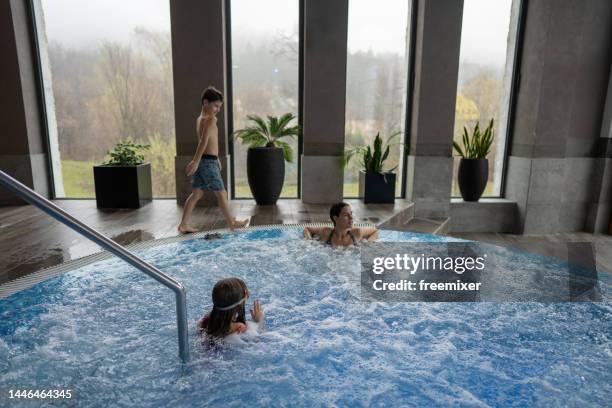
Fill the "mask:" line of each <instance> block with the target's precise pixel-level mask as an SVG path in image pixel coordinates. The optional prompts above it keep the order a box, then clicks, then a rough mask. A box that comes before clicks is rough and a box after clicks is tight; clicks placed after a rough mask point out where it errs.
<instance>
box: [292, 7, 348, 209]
mask: <svg viewBox="0 0 612 408" xmlns="http://www.w3.org/2000/svg"><path fill="white" fill-rule="evenodd" d="M304 8H305V10H304V12H305V16H304V100H303V103H304V121H303V126H304V128H303V135H304V136H303V139H304V154H303V156H302V201H303V202H305V203H313V204H326V203H333V202H338V201H341V200H342V186H343V181H344V180H343V172H342V169H341V167H340V158H341V156H342V152H343V150H344V117H345V109H346V106H345V105H346V103H345V102H346V54H347V29H348V0H334V1H325V0H305V5H304Z"/></svg>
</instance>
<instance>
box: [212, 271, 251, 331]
mask: <svg viewBox="0 0 612 408" xmlns="http://www.w3.org/2000/svg"><path fill="white" fill-rule="evenodd" d="M246 294H247V286H246V284H245V283H244V281H243V280H242V279H239V278H226V279H222V280H220V281H219V282H217V283H216V284H215V287H214V288H213V290H212V300H213V310H212V312H210V317H209V320H208V324H207V326H206V333H207V334H208V335H209V336H211V337H224V336H226V335H227V334H228V333H229V331H230V327H231V324H232V323H235V322H240V323H244V324H246V317H245V314H246V313H245V303H246V299H244V301H243V302H241V303H240V304H238V305H236V306H235V307H232V308H231V309H228V310H223V309H225V308H227V307H228V306H231V305H233V304H234V303H236V302H239V301H240V300H241V299H243V298H245V297H246Z"/></svg>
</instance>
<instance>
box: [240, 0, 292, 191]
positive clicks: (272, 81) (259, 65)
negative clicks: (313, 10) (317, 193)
mask: <svg viewBox="0 0 612 408" xmlns="http://www.w3.org/2000/svg"><path fill="white" fill-rule="evenodd" d="M230 4H231V8H230V15H231V43H232V55H231V60H232V71H231V72H232V88H233V89H232V97H233V106H232V109H233V129H234V130H237V129H241V128H243V127H245V126H247V125H248V123H249V121H248V120H247V115H259V116H262V117H264V118H265V117H266V116H269V115H272V116H280V115H283V114H285V113H293V114H294V115H295V116H296V120H295V121H294V122H293V123H294V124H297V116H298V92H299V78H298V76H299V69H298V61H299V0H258V1H252V0H231V3H230ZM285 141H286V142H288V143H290V145H291V147H292V148H293V163H285V183H284V185H283V190H282V192H281V197H286V198H287V197H297V196H298V191H297V185H298V183H297V181H298V165H297V161H298V160H300V158H299V156H298V140H297V138H293V139H289V138H286V139H285ZM233 146H234V155H233V163H234V167H233V172H232V174H233V177H234V196H235V198H250V197H252V195H251V191H250V189H249V184H248V179H247V172H246V156H247V149H248V147H247V146H244V145H243V144H242V143H241V142H240V141H234V142H233Z"/></svg>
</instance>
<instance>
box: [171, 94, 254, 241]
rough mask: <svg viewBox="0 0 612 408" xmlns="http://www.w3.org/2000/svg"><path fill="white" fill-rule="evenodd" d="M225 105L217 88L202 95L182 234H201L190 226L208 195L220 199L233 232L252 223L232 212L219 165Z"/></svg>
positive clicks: (180, 230)
mask: <svg viewBox="0 0 612 408" xmlns="http://www.w3.org/2000/svg"><path fill="white" fill-rule="evenodd" d="M222 105H223V94H222V93H221V91H219V90H218V89H215V88H214V87H213V86H209V87H208V88H206V89H205V90H204V92H202V111H201V112H200V116H198V118H197V119H196V132H197V134H198V139H199V141H198V147H197V149H196V152H195V155H194V156H193V159H192V160H191V161H190V162H189V164H187V167H186V169H185V172H186V173H187V176H193V179H192V182H191V187H192V189H191V194H190V195H189V198H187V201H186V202H185V207H184V208H183V216H182V217H181V223H180V224H179V226H178V230H179V232H180V233H183V234H185V233H190V232H197V231H198V229H197V228H194V227H191V226H189V218H190V217H191V213H192V212H193V209H194V208H195V206H196V204H197V203H198V201H199V200H200V199H201V198H202V196H203V195H204V191H212V192H213V193H214V194H215V197H216V198H217V204H218V205H219V208H220V209H221V211H222V212H223V215H224V216H225V219H226V220H227V224H228V226H229V228H230V229H231V230H234V229H235V228H243V227H246V226H247V225H248V222H249V220H248V219H246V220H242V221H238V220H236V219H235V218H234V217H233V216H232V213H231V212H230V208H229V203H228V201H227V191H225V186H224V185H223V179H222V178H221V162H220V161H219V158H218V155H219V140H218V134H219V130H218V128H217V113H219V111H220V110H221V106H222Z"/></svg>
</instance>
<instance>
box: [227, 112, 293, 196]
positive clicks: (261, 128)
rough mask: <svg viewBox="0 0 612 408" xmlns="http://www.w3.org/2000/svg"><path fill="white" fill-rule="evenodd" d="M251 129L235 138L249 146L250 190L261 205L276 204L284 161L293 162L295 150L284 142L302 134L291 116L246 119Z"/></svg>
mask: <svg viewBox="0 0 612 408" xmlns="http://www.w3.org/2000/svg"><path fill="white" fill-rule="evenodd" d="M247 118H248V119H249V121H250V122H251V125H250V126H247V127H245V128H244V129H240V130H237V131H235V132H234V137H235V138H237V139H241V140H242V143H244V144H247V145H248V146H249V150H248V152H247V177H248V179H249V187H250V189H251V193H252V194H253V197H254V198H255V202H256V203H257V204H259V205H272V204H275V203H276V201H277V200H278V197H279V196H280V193H281V190H282V189H283V183H284V181H285V160H286V161H288V162H289V163H292V162H293V150H292V149H291V146H290V145H289V143H287V142H285V141H282V140H280V139H281V138H285V137H288V138H293V137H295V136H298V135H299V133H300V127H299V126H298V125H293V126H292V125H291V121H292V120H293V119H295V115H293V114H292V113H285V114H284V115H282V116H281V117H276V116H268V117H267V120H264V119H263V118H261V117H260V116H257V115H249V116H247Z"/></svg>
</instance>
